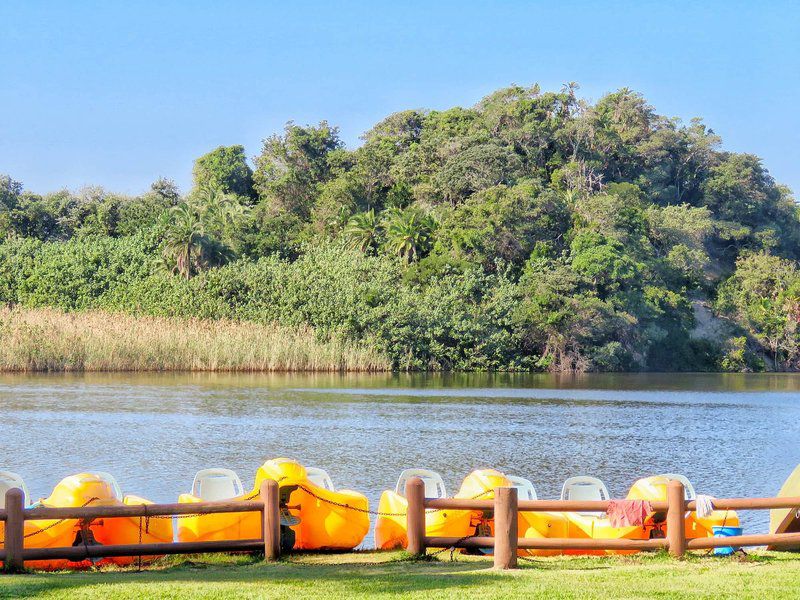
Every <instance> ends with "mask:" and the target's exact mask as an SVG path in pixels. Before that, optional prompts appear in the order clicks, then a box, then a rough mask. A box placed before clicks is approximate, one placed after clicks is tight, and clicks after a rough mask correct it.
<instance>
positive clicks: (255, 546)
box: [0, 480, 280, 572]
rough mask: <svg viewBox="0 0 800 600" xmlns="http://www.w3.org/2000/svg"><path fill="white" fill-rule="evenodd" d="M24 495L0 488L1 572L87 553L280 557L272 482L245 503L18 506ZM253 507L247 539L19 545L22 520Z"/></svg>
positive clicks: (229, 510) (91, 555)
mask: <svg viewBox="0 0 800 600" xmlns="http://www.w3.org/2000/svg"><path fill="white" fill-rule="evenodd" d="M24 504H25V495H24V493H23V491H22V490H20V489H16V488H15V489H11V490H8V492H6V508H5V509H4V510H3V516H4V518H5V521H6V525H5V540H4V547H3V549H2V550H0V560H2V561H3V567H4V569H5V570H6V571H10V572H16V571H21V570H22V569H23V567H24V564H25V561H33V560H55V559H57V560H69V561H73V562H78V561H82V560H85V559H87V558H106V557H118V556H131V557H136V556H159V555H162V554H197V553H206V552H253V551H259V550H261V551H263V552H264V558H265V559H266V560H276V559H277V558H278V557H279V556H280V491H279V487H278V482H277V481H274V480H267V481H263V482H262V483H261V488H260V490H259V500H258V501H248V502H233V501H222V502H194V503H178V504H131V505H125V506H102V505H98V506H90V505H87V506H81V507H47V506H37V507H33V508H24ZM245 512H258V513H261V515H262V523H263V527H262V537H261V539H250V540H224V541H209V542H168V543H155V544H115V545H107V546H106V545H80V544H79V545H75V546H70V547H62V548H31V547H28V548H26V547H25V521H30V520H39V521H44V522H45V526H46V525H47V522H48V521H59V520H61V521H65V520H72V519H74V520H80V521H82V522H84V523H87V522H88V523H90V522H91V521H94V520H95V519H101V518H106V519H113V518H137V517H138V518H148V517H173V516H178V517H180V516H181V515H195V514H198V515H207V514H221V513H245Z"/></svg>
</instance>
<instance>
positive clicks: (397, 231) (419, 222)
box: [384, 207, 436, 263]
mask: <svg viewBox="0 0 800 600" xmlns="http://www.w3.org/2000/svg"><path fill="white" fill-rule="evenodd" d="M384 218H385V223H386V225H385V230H386V247H387V248H388V249H389V250H390V251H391V252H392V253H393V254H397V255H398V256H400V258H402V259H403V260H404V261H405V262H407V263H410V262H412V261H414V260H417V259H418V258H419V257H420V255H421V254H423V253H425V252H427V250H428V249H429V248H430V245H431V238H432V235H433V231H434V230H435V229H436V221H434V220H433V218H432V217H431V216H430V215H428V214H426V213H424V212H422V211H421V210H419V209H417V208H414V207H410V208H406V209H404V210H399V209H389V210H387V211H386V212H385V213H384Z"/></svg>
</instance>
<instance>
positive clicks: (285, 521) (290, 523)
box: [281, 507, 300, 527]
mask: <svg viewBox="0 0 800 600" xmlns="http://www.w3.org/2000/svg"><path fill="white" fill-rule="evenodd" d="M299 524H300V517H297V516H295V515H293V514H292V513H290V512H289V509H288V508H285V507H281V525H283V526H284V527H294V526H295V525H299Z"/></svg>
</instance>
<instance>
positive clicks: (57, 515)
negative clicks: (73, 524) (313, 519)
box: [24, 502, 264, 521]
mask: <svg viewBox="0 0 800 600" xmlns="http://www.w3.org/2000/svg"><path fill="white" fill-rule="evenodd" d="M263 510H264V504H263V503H261V502H192V503H180V504H127V505H125V506H119V505H117V506H102V505H98V506H91V505H88V506H70V507H51V506H37V507H35V508H26V509H25V513H24V514H25V520H26V521H30V520H33V519H39V520H42V521H47V520H55V519H102V518H112V517H165V516H172V515H178V516H179V515H193V514H198V513H202V514H218V513H234V512H237V513H238V512H263Z"/></svg>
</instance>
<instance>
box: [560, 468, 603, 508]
mask: <svg viewBox="0 0 800 600" xmlns="http://www.w3.org/2000/svg"><path fill="white" fill-rule="evenodd" d="M609 498H610V496H609V493H608V488H607V487H606V484H605V483H603V482H602V481H601V480H599V479H598V478H597V477H589V476H588V475H579V476H577V477H570V478H569V479H567V480H566V481H565V482H564V486H563V487H562V488H561V499H562V500H608V499H609ZM578 514H579V515H583V516H586V517H596V516H601V515H603V514H604V513H603V512H597V511H587V512H578Z"/></svg>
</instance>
